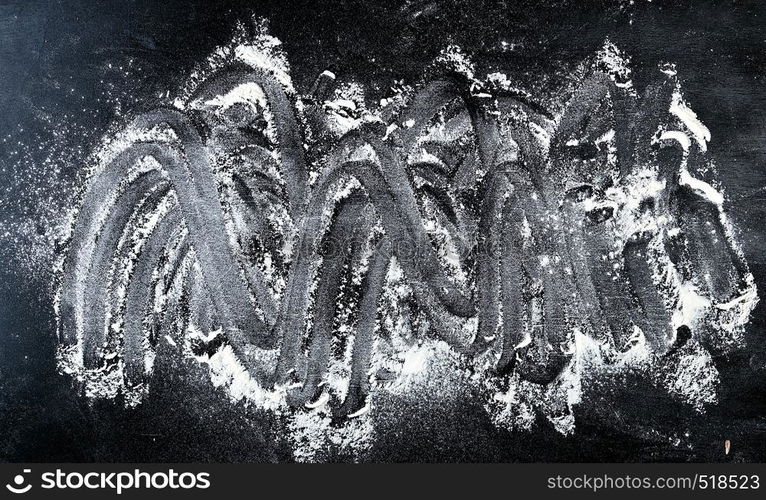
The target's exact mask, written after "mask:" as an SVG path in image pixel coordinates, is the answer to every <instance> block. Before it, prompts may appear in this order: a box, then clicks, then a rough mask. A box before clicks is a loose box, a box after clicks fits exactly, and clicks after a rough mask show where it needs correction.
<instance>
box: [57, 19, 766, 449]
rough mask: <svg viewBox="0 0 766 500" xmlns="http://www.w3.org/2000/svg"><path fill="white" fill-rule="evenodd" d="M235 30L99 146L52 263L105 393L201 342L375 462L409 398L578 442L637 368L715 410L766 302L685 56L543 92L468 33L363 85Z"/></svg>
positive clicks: (308, 432)
mask: <svg viewBox="0 0 766 500" xmlns="http://www.w3.org/2000/svg"><path fill="white" fill-rule="evenodd" d="M239 33H241V34H239V35H237V36H235V37H234V39H233V41H232V42H231V43H230V44H228V45H225V46H222V47H220V48H218V49H217V50H215V51H214V53H213V54H212V55H211V56H210V57H209V58H208V60H207V61H205V62H204V63H202V64H201V65H200V66H199V67H198V68H197V69H196V70H195V71H194V72H193V73H192V74H191V75H190V76H189V78H188V81H187V82H186V84H185V85H183V86H182V88H181V89H180V90H179V91H178V92H177V93H176V94H175V95H169V96H167V98H166V99H165V102H164V104H162V105H159V106H157V107H156V108H155V109H152V110H150V111H148V112H145V113H142V114H135V115H133V116H130V117H128V118H126V119H125V120H124V122H121V123H120V124H119V126H116V127H115V128H114V130H115V131H114V132H113V133H109V134H107V135H106V136H105V137H104V138H103V141H102V145H101V147H100V148H99V150H98V151H97V152H96V153H95V154H94V155H93V157H92V158H93V160H92V163H91V165H89V175H88V179H87V181H86V182H85V184H84V186H83V189H82V194H81V196H80V197H79V199H78V201H77V203H76V207H75V208H76V209H75V211H74V215H73V216H72V218H71V221H70V222H69V223H68V224H67V227H68V236H67V238H66V245H65V246H64V248H63V249H62V250H61V251H60V252H59V254H58V255H59V257H58V261H57V264H56V273H57V275H58V277H59V289H58V293H57V295H56V312H57V318H58V331H59V342H60V347H59V351H58V360H59V361H58V362H59V368H60V370H61V371H62V372H65V373H67V374H70V375H72V376H74V377H75V378H76V379H77V380H78V381H79V383H80V384H81V386H82V388H83V390H84V393H85V394H86V395H87V397H88V398H115V397H117V396H120V397H122V398H123V399H124V401H125V404H126V405H129V406H136V405H140V404H141V401H142V398H144V397H145V396H146V394H147V393H149V392H150V391H151V390H152V387H151V384H150V381H151V375H152V373H153V371H154V370H156V369H157V367H158V366H160V365H162V364H168V363H171V362H172V361H173V359H169V358H174V357H175V358H177V359H185V360H187V362H189V361H191V362H194V363H195V364H196V365H197V366H198V367H200V368H201V369H203V370H205V371H206V372H207V373H208V375H209V380H210V383H211V384H212V385H213V386H214V387H217V388H219V389H220V390H223V391H226V393H227V394H228V395H229V397H230V399H231V401H232V402H240V403H244V404H246V405H248V406H253V407H256V408H260V409H263V410H266V411H268V412H272V413H273V414H275V415H276V416H278V417H279V419H280V421H281V422H283V423H284V429H283V432H284V435H285V436H286V439H287V441H289V442H290V443H291V445H292V449H293V452H294V458H295V459H297V460H303V461H317V460H324V459H328V457H329V456H330V455H329V453H330V452H333V453H336V452H339V453H343V454H345V455H344V456H349V457H351V458H352V459H354V460H363V459H364V457H365V456H366V454H367V453H368V451H369V449H370V447H371V446H372V443H373V442H374V441H375V439H376V432H377V431H376V429H377V428H378V424H379V423H381V422H382V421H383V420H385V419H386V418H387V416H386V412H385V411H384V410H381V406H383V405H385V404H387V403H385V401H389V402H390V401H392V400H393V401H395V400H397V398H399V399H419V398H420V399H430V400H431V401H433V402H435V404H437V405H443V406H449V405H455V404H458V403H459V399H460V398H461V397H463V396H464V395H467V394H473V395H478V397H479V398H481V399H482V401H483V402H482V403H481V404H482V406H483V407H484V409H485V410H486V412H487V414H488V416H489V418H490V420H491V421H492V422H493V423H494V425H496V426H498V427H500V428H504V429H508V430H511V431H519V432H526V431H529V430H532V429H534V428H535V427H536V426H539V425H541V424H543V423H546V424H545V425H549V426H552V428H553V429H555V431H553V432H559V433H561V434H563V435H569V434H572V433H575V432H576V431H577V428H578V420H577V418H575V413H577V412H576V411H575V410H576V409H577V408H578V407H579V408H587V409H588V411H584V412H581V413H583V414H584V415H586V416H587V415H597V414H599V413H601V414H608V413H609V408H610V407H611V406H612V405H614V404H616V402H615V401H616V399H614V398H617V396H616V393H617V391H619V390H620V388H621V387H624V386H625V385H626V384H628V383H629V382H628V381H634V380H640V381H641V383H643V384H644V385H647V386H649V387H651V388H652V390H653V391H657V392H661V393H664V394H666V395H667V397H669V398H671V399H672V400H674V401H676V402H678V404H680V405H682V406H683V407H685V408H687V409H688V410H689V411H690V412H692V413H700V414H702V413H704V412H706V411H707V410H708V409H709V408H710V407H711V406H714V405H716V403H717V401H718V394H719V392H718V391H719V385H720V374H719V372H718V371H717V369H716V365H715V364H714V362H713V358H714V357H716V356H721V355H727V354H730V353H734V352H736V351H737V350H740V349H743V348H744V347H745V342H744V333H743V332H744V326H745V324H746V323H747V322H748V320H749V316H750V313H751V311H752V310H753V308H754V306H755V305H756V303H757V301H758V296H757V292H756V288H755V285H754V280H753V276H752V275H751V273H750V271H749V269H748V265H747V263H746V262H745V259H744V257H743V253H742V251H741V249H740V247H739V245H738V242H737V240H736V238H735V234H736V231H735V229H734V224H735V222H736V221H732V220H731V219H730V218H729V217H728V216H727V214H726V212H725V208H726V195H725V193H724V192H723V190H722V189H721V187H720V186H719V185H718V183H717V182H716V165H715V163H714V161H713V159H712V158H711V156H710V154H709V152H708V145H709V143H710V142H711V141H714V140H715V138H714V137H711V133H710V131H709V130H708V128H707V127H706V126H705V124H704V123H702V121H701V120H700V119H699V118H698V116H697V115H696V114H695V112H694V111H693V110H692V109H691V107H690V106H689V104H688V103H687V101H686V99H685V97H684V91H683V88H682V86H681V85H680V83H679V79H678V75H677V74H676V73H677V70H676V69H675V66H673V65H672V64H664V65H662V66H661V67H657V68H653V69H652V68H650V69H646V68H644V69H642V71H646V72H649V73H651V74H649V75H643V78H644V79H647V78H648V79H649V80H651V81H652V82H653V83H651V84H649V85H648V86H646V88H645V89H644V90H642V91H639V90H638V89H637V88H636V86H635V85H634V84H633V81H632V78H634V75H633V71H634V69H633V68H632V65H631V61H630V57H629V54H625V53H623V52H622V51H621V50H620V49H619V48H618V47H617V46H615V45H614V44H613V43H611V42H610V41H609V40H605V41H604V44H603V47H602V49H601V50H599V51H597V52H596V53H594V54H592V56H591V57H590V58H587V59H586V60H584V61H582V63H581V64H580V65H579V67H577V68H576V69H575V71H574V72H573V73H572V75H570V80H571V82H572V84H571V85H570V86H569V88H568V89H567V90H564V91H561V93H560V95H557V96H554V97H551V96H550V95H548V94H546V97H544V98H538V97H536V92H532V91H526V90H524V89H523V88H520V86H519V85H517V84H516V83H514V80H513V78H512V77H510V76H508V75H506V74H505V73H503V72H499V71H494V72H492V73H489V74H481V73H480V72H479V71H478V70H477V69H476V67H475V66H474V64H473V62H472V60H471V58H470V57H469V56H467V55H466V54H465V53H464V52H463V51H462V50H461V48H460V47H458V46H454V45H451V46H445V48H444V50H443V51H442V53H441V54H440V55H439V56H438V57H436V58H435V60H434V61H433V62H432V64H431V65H430V66H429V67H428V68H424V72H423V75H424V76H423V77H422V79H421V80H419V81H413V82H401V81H399V82H396V83H394V84H392V86H391V90H390V92H389V94H388V95H387V96H386V97H385V98H383V99H381V100H380V102H379V103H376V105H371V103H370V102H369V100H368V99H367V98H366V97H365V87H364V85H363V84H362V83H359V82H356V81H339V80H338V78H337V77H336V75H335V74H334V73H333V72H332V71H329V70H328V71H324V72H322V73H321V74H320V75H319V76H318V77H317V79H316V81H315V83H314V84H313V86H311V87H310V88H307V89H298V88H296V86H295V84H294V83H293V80H292V78H291V70H290V65H289V62H288V57H287V56H286V54H285V52H284V50H283V48H282V45H281V43H280V41H279V40H278V39H276V38H275V37H273V36H271V35H270V34H269V33H268V30H267V29H266V28H264V27H263V25H261V26H260V27H259V29H258V32H257V33H256V35H254V36H253V35H247V36H246V35H245V33H246V30H245V29H244V28H243V29H241V30H240V31H239ZM178 366H182V365H178ZM617 425H619V424H617ZM620 430H621V431H624V432H628V433H639V434H640V433H645V432H648V431H647V430H646V429H645V428H641V427H632V426H631V425H630V424H625V428H623V429H620ZM683 432H684V429H677V433H673V434H668V435H667V436H666V438H667V439H668V440H679V441H681V440H682V438H678V437H677V436H681V435H683Z"/></svg>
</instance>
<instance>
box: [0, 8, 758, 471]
mask: <svg viewBox="0 0 766 500" xmlns="http://www.w3.org/2000/svg"><path fill="white" fill-rule="evenodd" d="M539 3H541V4H542V5H537V4H538V2H532V1H518V2H514V1H510V0H509V1H506V2H490V1H482V0H476V1H469V0H449V1H444V2H430V1H410V2H404V1H401V0H396V1H388V2H372V1H368V0H345V1H339V2H324V1H305V2H286V1H270V2H260V1H250V2H245V1H211V0H196V1H179V0H172V1H171V0H165V1H162V2H159V1H149V0H145V1H139V0H132V1H131V0H121V1H100V2H96V1H86V0H80V1H77V0H71V1H63V0H62V1H47V2H46V1H38V0H10V1H9V0H0V141H1V142H0V222H1V223H2V225H0V229H3V233H0V258H2V262H0V459H3V460H6V461H176V462H179V461H254V460H289V458H290V454H289V448H288V446H287V444H286V443H285V442H283V441H282V440H281V439H280V438H279V435H278V434H277V424H278V422H275V421H274V420H273V418H272V417H270V416H268V415H262V414H258V413H254V412H253V411H244V410H243V409H242V408H238V407H234V406H232V405H230V404H228V403H227V402H226V398H225V396H223V395H222V394H220V393H219V392H218V391H214V390H212V389H209V388H204V387H203V388H200V386H201V385H202V386H204V383H203V382H202V379H200V380H198V381H197V383H196V384H195V382H194V380H191V381H182V380H175V379H173V378H172V377H171V376H168V377H166V378H165V380H163V381H161V382H159V383H157V387H156V389H155V388H154V387H153V389H152V393H151V396H150V397H149V398H148V400H147V401H146V402H145V403H144V404H143V405H142V406H141V407H139V408H138V409H135V410H125V409H122V407H121V406H120V405H114V404H112V403H106V402H96V403H92V402H87V401H85V400H83V398H80V397H79V396H78V395H77V392H76V390H74V389H73V386H72V385H71V381H70V380H69V379H68V378H66V377H63V376H60V375H58V374H57V373H56V368H55V361H54V350H55V345H56V341H55V327H54V320H53V317H54V316H53V309H52V303H51V276H52V273H51V267H52V265H51V264H50V259H49V258H47V257H46V256H44V255H43V256H41V257H39V258H36V257H35V256H36V255H37V254H36V253H35V250H34V249H35V248H37V247H36V246H35V245H38V246H39V242H40V241H41V240H42V241H51V238H52V236H51V227H50V226H51V225H52V221H54V222H55V220H56V217H55V214H56V213H58V212H60V210H61V209H62V208H64V207H66V206H67V204H68V203H69V200H70V199H71V195H72V186H73V185H75V184H76V180H77V176H78V173H79V172H81V170H82V168H83V162H84V161H85V159H86V156H87V154H88V152H89V151H90V150H91V148H92V147H93V146H94V145H95V144H96V142H97V141H98V139H99V138H100V137H101V136H102V135H103V133H104V132H105V131H106V130H107V129H108V128H109V126H110V124H111V123H112V122H113V121H114V120H115V117H116V116H118V115H120V114H122V113H125V112H130V111H132V110H135V109H137V108H139V107H140V106H145V105H146V103H147V102H150V101H151V100H152V99H153V98H154V97H156V96H158V95H159V94H160V93H162V94H164V93H166V92H168V91H170V92H171V93H172V89H174V88H177V86H178V85H179V84H180V83H181V82H182V81H183V80H184V79H185V77H186V76H187V75H188V74H189V72H190V71H191V70H192V69H193V68H194V66H195V64H198V63H201V62H202V61H203V60H204V59H205V57H206V56H207V55H208V54H209V53H210V52H211V51H212V50H213V49H214V48H215V47H216V46H219V45H221V44H224V43H226V42H228V41H229V40H230V39H231V36H232V32H233V27H234V25H235V23H236V22H237V21H243V22H245V23H249V22H250V19H251V16H253V15H256V16H263V17H265V18H268V19H269V23H270V31H271V34H273V35H274V36H276V37H278V38H279V39H281V40H282V41H283V42H284V46H285V49H286V52H287V55H288V59H289V61H290V64H291V69H292V76H293V79H294V81H295V83H296V86H297V87H298V88H299V90H305V89H307V87H308V86H309V85H310V83H311V82H312V81H313V79H314V78H315V77H316V75H318V74H319V73H320V72H321V71H322V70H324V69H331V70H332V71H334V72H335V73H336V74H337V75H338V76H339V78H340V79H352V78H353V79H356V80H358V81H360V82H363V83H364V84H365V85H366V86H367V87H368V88H369V89H370V96H371V97H375V96H376V93H379V94H381V95H382V94H384V93H385V90H386V89H387V87H388V86H389V85H391V83H392V82H393V80H394V79H404V80H406V81H416V80H417V79H418V78H419V77H420V76H421V75H422V71H423V68H424V67H425V66H426V65H427V64H428V63H429V62H430V61H432V60H433V58H434V57H435V56H436V55H437V54H438V52H439V51H440V50H441V49H442V48H444V47H445V45H447V44H449V43H454V44H457V45H459V46H461V47H462V48H463V49H464V50H465V51H466V52H467V53H468V54H470V55H471V56H472V57H473V58H474V59H475V60H476V61H477V62H478V63H479V64H480V66H481V67H482V68H484V69H487V70H489V69H493V68H498V69H502V70H503V71H504V72H506V73H508V74H509V75H510V76H511V77H513V78H515V79H517V80H518V81H519V82H520V84H522V85H523V86H526V87H527V88H530V89H541V88H545V89H549V90H550V91H551V92H555V90H556V88H557V87H558V86H561V85H564V83H565V80H566V75H567V74H568V70H571V69H572V68H573V67H574V65H575V64H577V63H578V62H579V61H581V60H582V59H584V58H585V57H588V56H590V55H592V54H593V53H594V52H595V51H596V50H598V49H599V48H600V47H601V45H602V44H603V43H604V39H605V38H606V37H608V38H609V39H610V40H611V41H612V42H614V43H615V44H617V46H618V47H620V48H621V49H622V50H623V51H625V52H626V53H628V54H629V55H630V56H632V58H633V67H634V71H635V79H634V81H635V83H636V86H637V87H638V88H639V89H640V88H642V86H643V85H644V84H645V81H643V80H642V78H643V75H644V74H647V73H648V72H649V70H650V69H652V68H655V67H656V65H657V64H658V63H659V62H663V61H671V62H675V63H677V68H678V75H679V77H680V79H681V81H682V84H683V88H684V91H685V95H686V97H687V100H688V101H689V102H690V103H691V106H692V108H693V109H694V110H695V111H696V112H697V113H698V115H699V116H700V118H701V119H702V121H703V122H704V123H705V124H706V125H707V126H708V127H709V128H710V129H711V132H712V137H713V140H712V142H711V144H710V149H711V152H712V154H713V156H714V157H715V159H716V162H717V164H718V167H719V171H720V172H719V179H720V181H721V184H722V185H723V187H724V188H725V191H726V194H727V202H728V206H727V210H728V212H729V214H730V215H731V217H732V219H733V220H734V221H735V223H736V224H737V226H738V228H739V230H740V232H741V240H742V241H743V246H744V250H745V253H746V256H747V259H748V261H749V263H750V265H751V269H752V271H753V273H754V275H755V276H756V280H757V282H758V284H759V289H760V290H763V289H764V284H766V262H765V261H764V244H765V243H766V241H765V239H764V238H766V223H764V217H765V216H766V210H764V204H763V201H764V197H765V196H766V191H765V190H764V188H765V187H766V168H764V166H766V165H765V164H766V148H764V141H765V140H766V106H764V103H765V102H766V101H764V98H763V96H764V95H765V93H764V90H766V83H765V82H764V76H766V71H765V70H766V18H765V17H764V14H766V9H764V8H763V7H760V4H761V2H758V1H752V2H739V1H731V0H729V1H720V2H708V1H696V2H691V1H680V2H668V1H658V0H654V1H652V2H649V1H647V0H636V1H635V3H634V4H632V5H631V3H630V2H629V1H606V0H604V1H600V2H592V1H564V0H554V1H550V2H539ZM501 40H504V41H507V42H509V43H515V44H517V49H516V50H513V51H506V52H503V51H499V50H498V44H499V42H500V41H501ZM33 257H35V258H33ZM46 258H47V260H46ZM30 261H32V262H33V263H35V265H28V264H27V265H25V264H24V263H29V262H30ZM30 268H32V269H30ZM764 327H766V315H765V314H764V306H762V305H761V306H759V307H758V309H757V310H756V312H755V315H754V319H753V321H752V323H751V325H750V327H749V329H748V342H749V348H748V350H747V351H746V352H745V353H742V354H740V355H736V356H732V357H730V358H727V359H718V360H716V363H717V366H718V369H719V371H720V372H721V375H722V380H723V385H722V396H721V403H720V404H719V405H718V407H716V408H714V409H712V410H711V412H710V413H709V414H708V416H706V417H704V418H694V417H690V416H688V415H681V414H680V413H677V412H676V410H675V408H674V407H673V406H672V405H670V406H668V405H665V404H664V403H663V402H662V401H659V402H652V401H649V402H647V401H644V400H642V398H643V395H635V398H634V399H633V400H630V399H631V398H628V400H626V401H622V402H620V403H619V404H623V405H627V406H628V407H630V406H631V405H634V406H636V407H637V408H638V409H637V410H636V411H637V415H638V418H639V419H640V418H641V415H642V413H641V412H643V415H644V418H645V419H646V421H647V422H656V421H660V422H662V425H667V427H668V428H678V429H692V431H693V432H692V437H691V441H692V442H693V445H694V446H693V447H692V448H691V449H689V448H686V447H681V448H678V447H673V446H671V445H670V444H668V443H667V442H661V441H646V440H639V439H637V438H633V437H631V436H629V435H623V434H621V433H619V432H618V431H616V430H611V427H610V426H608V425H600V424H596V423H591V424H588V423H587V422H585V423H582V424H581V423H578V432H577V434H575V435H574V436H571V437H566V438H565V437H561V436H559V435H557V434H556V433H555V432H553V430H552V429H550V428H546V427H544V426H543V427H542V428H540V429H538V430H536V431H534V432H533V433H531V434H522V435H513V434H509V433H507V432H503V431H498V430H496V429H494V427H493V426H492V424H491V423H490V422H489V420H488V418H487V417H486V416H485V414H484V412H483V410H482V409H481V407H480V406H478V404H477V403H473V402H470V401H467V402H466V403H465V405H464V406H458V407H455V408H451V409H449V410H446V409H442V410H440V409H436V410H435V409H434V408H428V405H425V404H410V403H407V404H406V405H405V406H404V407H402V408H400V409H399V410H398V413H399V414H400V415H401V417H402V418H401V419H400V422H399V424H398V425H397V426H395V427H392V428H390V429H384V430H383V431H384V432H381V433H380V435H379V440H378V442H377V443H376V445H375V447H374V448H373V452H372V456H371V458H372V459H373V460H397V461H515V460H524V461H653V460H658V461H659V460H662V461H666V460H674V461H684V460H697V461H718V460H747V461H763V460H764V459H765V458H766V389H765V387H766V368H764V362H765V361H766V356H765V355H764V353H765V352H766V351H765V349H764V340H766V330H765V328H764ZM724 439H731V440H732V442H733V453H732V454H730V455H729V456H728V457H727V456H724V455H723V453H722V442H723V440H724ZM336 458H338V459H343V458H344V457H342V456H338V457H336Z"/></svg>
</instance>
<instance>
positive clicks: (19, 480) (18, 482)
mask: <svg viewBox="0 0 766 500" xmlns="http://www.w3.org/2000/svg"><path fill="white" fill-rule="evenodd" d="M30 472H32V469H24V474H29V473H30ZM26 480H27V478H26V477H25V476H24V475H23V474H16V476H15V477H14V478H13V484H10V483H9V484H6V485H5V487H6V488H8V491H10V492H11V493H26V492H27V491H29V490H31V489H32V485H31V484H27V485H24V483H25V482H26Z"/></svg>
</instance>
